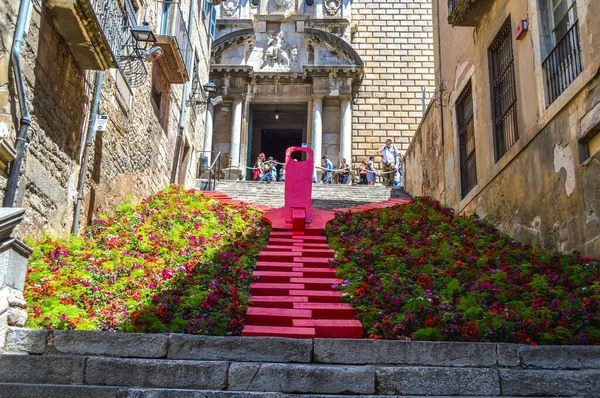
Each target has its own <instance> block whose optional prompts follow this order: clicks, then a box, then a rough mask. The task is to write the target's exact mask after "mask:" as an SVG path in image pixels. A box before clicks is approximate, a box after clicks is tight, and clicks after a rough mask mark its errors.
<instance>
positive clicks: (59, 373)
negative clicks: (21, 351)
mask: <svg viewBox="0 0 600 398" xmlns="http://www.w3.org/2000/svg"><path fill="white" fill-rule="evenodd" d="M84 372H85V358H83V357H65V356H52V355H43V356H37V355H35V356H34V355H10V354H5V355H0V382H9V383H10V382H22V381H27V382H28V383H40V384H41V383H48V384H83V381H84ZM24 379H25V380H24Z"/></svg>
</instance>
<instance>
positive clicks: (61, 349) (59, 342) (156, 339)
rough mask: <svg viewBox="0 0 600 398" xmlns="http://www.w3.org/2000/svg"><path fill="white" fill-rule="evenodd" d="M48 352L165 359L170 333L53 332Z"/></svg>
mask: <svg viewBox="0 0 600 398" xmlns="http://www.w3.org/2000/svg"><path fill="white" fill-rule="evenodd" d="M53 337H54V338H53V340H52V343H51V345H50V347H48V349H49V351H55V352H56V353H58V354H70V355H101V356H114V357H124V358H166V356H167V342H168V340H169V336H167V335H165V334H143V333H113V332H93V331H79V330H74V331H66V330H56V331H54V332H53Z"/></svg>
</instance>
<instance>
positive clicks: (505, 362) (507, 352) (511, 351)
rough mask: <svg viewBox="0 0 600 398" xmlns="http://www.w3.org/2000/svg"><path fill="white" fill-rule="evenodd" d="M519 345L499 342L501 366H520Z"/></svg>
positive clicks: (499, 362)
mask: <svg viewBox="0 0 600 398" xmlns="http://www.w3.org/2000/svg"><path fill="white" fill-rule="evenodd" d="M520 363H521V360H520V359H519V346H518V345H516V344H504V343H500V344H498V365H500V366H506V367H510V366H519V364H520Z"/></svg>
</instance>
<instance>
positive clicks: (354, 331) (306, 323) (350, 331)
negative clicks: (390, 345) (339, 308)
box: [292, 319, 363, 339]
mask: <svg viewBox="0 0 600 398" xmlns="http://www.w3.org/2000/svg"><path fill="white" fill-rule="evenodd" d="M292 324H293V326H296V327H305V328H315V331H316V333H317V337H321V338H328V339H331V338H336V339H362V335H363V328H362V324H361V323H360V321H359V320H356V319H352V320H346V319H294V320H293V322H292Z"/></svg>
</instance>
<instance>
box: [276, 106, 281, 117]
mask: <svg viewBox="0 0 600 398" xmlns="http://www.w3.org/2000/svg"><path fill="white" fill-rule="evenodd" d="M279 115H281V112H279V105H278V106H276V107H275V119H276V120H279Z"/></svg>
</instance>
